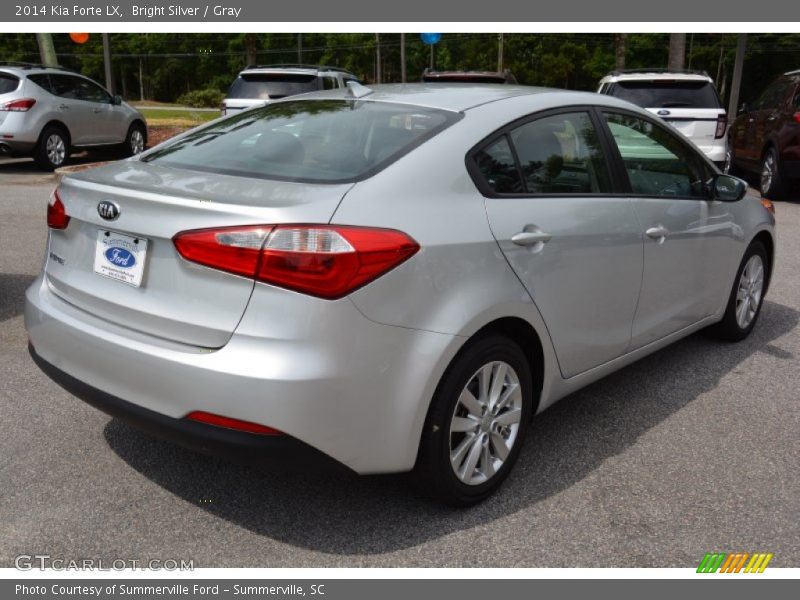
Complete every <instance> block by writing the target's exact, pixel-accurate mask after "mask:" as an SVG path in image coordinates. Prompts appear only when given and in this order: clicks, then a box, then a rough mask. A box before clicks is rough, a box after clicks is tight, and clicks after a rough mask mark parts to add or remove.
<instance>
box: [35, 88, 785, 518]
mask: <svg viewBox="0 0 800 600" xmlns="http://www.w3.org/2000/svg"><path fill="white" fill-rule="evenodd" d="M745 192H746V187H745V185H744V184H743V182H741V181H740V180H738V179H736V178H734V177H730V176H727V175H723V174H721V173H720V172H719V171H718V170H717V169H716V167H715V166H714V165H713V163H711V162H710V161H709V160H708V159H707V158H705V157H704V156H703V154H702V153H701V152H700V151H698V149H697V148H696V147H695V146H693V145H692V144H691V142H689V141H688V140H686V139H685V138H684V137H683V136H681V135H680V134H679V133H677V132H676V131H674V130H673V129H671V128H670V127H669V126H668V125H665V124H663V123H662V122H661V121H659V120H658V119H657V117H654V116H652V115H650V114H649V113H647V112H646V111H644V110H642V109H639V108H636V107H634V106H633V105H631V104H629V103H626V102H624V101H621V100H618V99H615V98H611V97H607V96H600V95H596V94H586V93H577V92H564V91H557V90H544V89H537V88H527V87H519V86H491V85H489V86H481V85H474V86H472V85H470V86H465V85H463V84H462V85H454V86H450V85H447V84H432V85H426V84H414V85H404V86H395V85H388V86H376V87H375V89H374V90H371V89H369V88H365V87H363V86H360V85H358V84H350V86H349V88H348V89H346V90H331V91H324V92H316V93H312V94H308V95H304V96H303V97H302V98H292V99H287V100H284V101H278V102H274V103H270V104H269V105H266V106H263V107H259V108H254V109H251V110H248V111H244V112H242V113H239V114H236V115H235V116H232V117H228V118H225V119H221V120H218V121H215V122H213V123H211V124H208V125H206V126H204V127H201V128H198V129H195V130H192V131H190V132H188V133H186V134H184V135H182V136H180V137H178V138H175V139H173V140H171V141H169V142H166V143H165V144H162V145H160V146H157V147H156V148H153V149H151V150H150V151H147V152H145V153H144V154H142V155H141V156H139V157H136V158H134V159H130V160H127V161H121V162H117V163H113V164H108V165H105V166H102V167H98V168H95V169H91V170H87V171H85V172H81V173H76V174H72V175H69V176H68V177H65V178H64V179H63V180H62V182H61V184H60V185H59V187H58V188H57V190H56V191H55V192H54V193H53V195H52V198H51V199H50V203H49V207H48V215H47V219H48V225H49V239H48V244H47V258H46V264H45V266H44V269H43V272H42V274H41V275H40V276H39V278H38V279H36V281H35V282H34V283H33V285H32V286H31V287H30V289H29V290H28V292H27V304H26V309H25V322H26V326H27V329H28V332H29V335H30V341H31V348H30V349H31V354H32V356H33V357H34V359H35V360H36V362H37V363H38V364H39V366H40V367H41V368H42V369H43V370H44V371H45V372H46V373H47V374H48V375H50V377H52V378H53V379H54V380H56V381H57V382H59V383H60V384H61V385H62V386H64V387H65V388H66V389H68V390H69V391H71V392H72V393H74V394H75V395H77V396H79V397H81V398H83V399H84V400H86V401H88V402H89V403H91V404H93V405H95V406H97V407H99V408H101V409H103V410H105V411H107V412H109V413H110V414H112V415H116V416H118V417H121V418H123V419H127V420H129V421H131V422H133V423H134V424H136V425H139V426H141V427H143V428H146V429H149V430H150V431H151V432H154V433H156V434H159V435H162V436H165V437H167V438H170V439H173V440H175V441H177V442H179V443H182V444H185V445H188V446H191V447H194V448H198V449H201V450H206V451H210V452H220V453H229V454H234V453H235V451H237V450H241V449H243V450H244V453H245V454H247V455H249V456H250V457H251V458H252V457H254V456H269V457H290V458H293V457H296V456H299V455H303V456H305V455H306V454H318V455H320V456H322V457H327V459H333V461H335V462H336V463H340V464H342V465H345V466H346V467H348V468H349V469H351V470H352V471H355V472H357V473H361V474H367V473H389V472H403V471H413V472H414V473H415V475H416V477H417V478H418V479H419V480H420V481H421V482H423V484H424V488H425V489H426V490H428V491H430V492H431V493H433V494H435V495H436V496H437V497H439V498H440V499H442V500H444V501H446V502H449V503H452V504H461V505H464V504H470V503H474V502H477V501H480V500H482V499H483V498H485V497H486V496H487V495H488V494H490V493H491V492H493V491H494V490H495V489H496V488H497V487H498V486H499V485H500V483H501V482H502V481H503V479H504V478H505V477H506V476H507V475H508V473H509V470H510V469H511V467H512V465H513V463H514V461H515V460H516V458H517V456H518V455H519V452H520V447H521V445H522V443H523V440H524V438H525V433H526V430H527V428H528V423H529V421H530V418H531V417H532V416H533V415H534V414H535V413H537V412H541V411H542V410H544V409H545V408H547V407H548V406H549V405H551V404H552V403H553V402H555V401H556V400H558V399H559V398H562V397H564V396H566V395H567V394H569V393H571V392H573V391H575V390H577V389H578V388H580V387H582V386H585V385H586V384H588V383H590V382H592V381H594V380H596V379H598V378H600V377H602V376H604V375H606V374H608V373H610V372H612V371H614V370H617V369H619V368H620V367H622V366H624V365H626V364H629V363H631V362H633V361H634V360H636V359H638V358H641V357H642V356H645V355H646V354H649V353H651V352H653V351H655V350H657V349H659V348H662V347H664V346H665V345H667V344H669V343H671V342H673V341H675V340H677V339H679V338H682V337H684V336H686V335H688V334H690V333H692V332H694V331H697V330H699V329H703V328H711V330H712V331H713V332H714V333H716V334H717V335H718V336H719V337H721V338H724V339H727V340H741V339H743V338H745V337H746V336H747V335H748V334H749V333H750V331H751V330H752V328H753V326H754V325H755V323H756V320H757V318H758V315H759V309H760V308H761V303H762V299H763V297H764V294H765V292H766V290H767V285H768V283H769V278H770V274H771V272H772V265H773V256H774V248H775V237H774V218H773V215H772V214H771V210H770V208H771V205H770V204H769V203H768V202H764V203H762V201H761V200H760V199H758V198H753V197H748V196H746V195H745Z"/></svg>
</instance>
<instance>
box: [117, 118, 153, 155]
mask: <svg viewBox="0 0 800 600" xmlns="http://www.w3.org/2000/svg"><path fill="white" fill-rule="evenodd" d="M146 144H147V130H146V129H145V127H144V125H142V124H141V123H139V122H136V123H133V124H132V125H131V126H130V127H129V128H128V135H126V136H125V141H124V142H123V143H122V148H121V149H120V151H121V154H122V157H123V158H128V157H129V156H135V155H137V154H140V153H142V152H143V151H144V147H145V145H146Z"/></svg>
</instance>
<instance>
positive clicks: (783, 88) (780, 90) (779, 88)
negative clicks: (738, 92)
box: [753, 80, 790, 110]
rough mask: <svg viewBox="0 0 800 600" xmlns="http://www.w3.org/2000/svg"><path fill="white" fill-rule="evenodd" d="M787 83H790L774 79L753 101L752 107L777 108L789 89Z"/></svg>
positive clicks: (758, 108) (762, 108) (757, 108)
mask: <svg viewBox="0 0 800 600" xmlns="http://www.w3.org/2000/svg"><path fill="white" fill-rule="evenodd" d="M789 85H790V83H789V82H788V81H786V80H781V81H776V82H775V83H773V84H772V85H770V86H769V87H768V88H767V89H766V90H764V91H763V92H762V94H761V95H760V96H759V97H758V100H756V101H755V102H754V103H753V108H755V109H756V110H764V109H767V108H779V107H780V106H781V104H783V99H784V98H785V97H786V93H787V92H788V91H789Z"/></svg>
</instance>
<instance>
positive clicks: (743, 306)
mask: <svg viewBox="0 0 800 600" xmlns="http://www.w3.org/2000/svg"><path fill="white" fill-rule="evenodd" d="M770 269H771V265H770V264H769V262H768V259H767V251H766V249H765V248H764V244H762V243H761V242H759V241H753V242H752V243H751V244H750V245H749V246H748V247H747V251H746V252H745V253H744V258H742V262H741V264H740V265H739V268H738V269H737V271H736V278H735V279H734V280H733V288H732V289H731V294H730V296H729V298H728V305H727V306H726V308H725V315H724V316H723V317H722V321H720V322H719V323H717V324H716V325H712V326H711V327H710V328H709V329H708V333H709V334H711V335H712V336H713V337H715V338H717V339H721V340H725V341H728V342H739V341H741V340H743V339H745V338H746V337H747V336H748V335H750V332H751V331H753V327H755V325H756V321H758V316H759V315H760V314H761V306H762V305H763V303H764V292H765V291H766V289H767V282H768V281H769V275H770Z"/></svg>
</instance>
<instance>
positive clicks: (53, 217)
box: [47, 190, 69, 229]
mask: <svg viewBox="0 0 800 600" xmlns="http://www.w3.org/2000/svg"><path fill="white" fill-rule="evenodd" d="M67 225H69V215H68V214H67V209H66V207H65V206H64V203H63V202H62V201H61V197H60V196H59V195H58V190H53V194H52V195H51V196H50V203H49V204H48V205H47V226H48V227H49V228H50V229H66V228H67Z"/></svg>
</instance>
